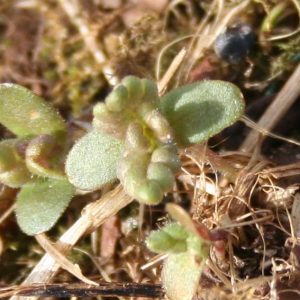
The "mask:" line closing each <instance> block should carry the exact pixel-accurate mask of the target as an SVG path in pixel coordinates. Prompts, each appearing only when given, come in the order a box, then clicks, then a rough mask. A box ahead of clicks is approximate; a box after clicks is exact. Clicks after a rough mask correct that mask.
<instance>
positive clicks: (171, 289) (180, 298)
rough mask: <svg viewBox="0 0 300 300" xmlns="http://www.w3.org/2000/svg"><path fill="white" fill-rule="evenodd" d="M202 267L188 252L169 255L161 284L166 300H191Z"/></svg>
mask: <svg viewBox="0 0 300 300" xmlns="http://www.w3.org/2000/svg"><path fill="white" fill-rule="evenodd" d="M202 266H203V264H202V263H200V264H199V263H198V262H197V261H196V260H195V257H194V256H193V255H191V254H190V253H189V252H183V253H176V254H175V253H172V254H169V255H168V257H167V258H166V260H165V262H164V266H163V270H162V282H163V286H164V288H165V290H166V294H167V296H168V298H169V299H170V300H191V299H192V298H193V296H194V295H195V293H196V291H197V287H198V284H199V279H200V276H201V272H202Z"/></svg>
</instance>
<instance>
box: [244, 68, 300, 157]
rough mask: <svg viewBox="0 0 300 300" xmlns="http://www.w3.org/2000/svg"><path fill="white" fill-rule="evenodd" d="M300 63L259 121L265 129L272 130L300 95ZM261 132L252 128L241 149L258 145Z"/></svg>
mask: <svg viewBox="0 0 300 300" xmlns="http://www.w3.org/2000/svg"><path fill="white" fill-rule="evenodd" d="M299 79H300V64H299V65H298V66H297V68H296V69H295V71H294V73H293V74H292V75H291V77H290V78H289V79H288V81H287V82H286V84H285V85H284V86H283V88H282V89H281V91H280V92H279V94H278V95H277V97H276V98H275V99H274V101H273V102H272V104H271V105H270V106H269V107H268V109H267V110H266V111H265V113H264V114H263V116H262V117H261V118H260V120H259V121H258V123H257V124H258V126H259V127H262V128H264V130H265V131H270V130H271V129H273V128H274V127H275V125H276V124H277V123H278V121H279V120H280V119H281V118H282V117H283V116H284V115H285V113H286V112H287V111H288V109H289V108H290V107H291V106H292V104H293V103H294V102H295V101H296V100H297V98H298V97H299V95H300V84H299ZM259 135H260V132H257V131H254V130H252V131H251V132H250V134H249V135H248V136H247V138H246V139H245V141H244V142H243V144H242V146H241V149H242V150H243V151H245V152H250V151H251V150H253V148H254V147H255V145H256V142H257V140H258V137H259Z"/></svg>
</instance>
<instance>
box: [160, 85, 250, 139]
mask: <svg viewBox="0 0 300 300" xmlns="http://www.w3.org/2000/svg"><path fill="white" fill-rule="evenodd" d="M244 107H245V104H244V101H243V96H242V94H241V92H240V90H239V89H238V87H236V86H235V85H233V84H231V83H229V82H224V81H220V80H208V81H201V82H197V83H193V84H189V85H185V86H183V87H180V88H178V89H175V90H172V91H171V92H169V93H167V94H166V95H165V96H164V97H163V98H162V101H161V103H160V111H161V112H162V113H163V115H164V116H165V117H166V118H167V120H168V121H169V123H170V125H171V127H172V128H173V130H174V133H175V137H176V141H177V142H178V143H180V144H181V145H190V144H193V143H200V142H203V141H206V140H207V139H209V138H210V137H212V136H213V135H215V134H217V133H219V132H220V131H222V130H223V129H224V128H226V127H228V126H230V125H232V124H233V123H234V122H235V121H237V120H238V119H239V118H240V117H241V115H242V114H243V112H244Z"/></svg>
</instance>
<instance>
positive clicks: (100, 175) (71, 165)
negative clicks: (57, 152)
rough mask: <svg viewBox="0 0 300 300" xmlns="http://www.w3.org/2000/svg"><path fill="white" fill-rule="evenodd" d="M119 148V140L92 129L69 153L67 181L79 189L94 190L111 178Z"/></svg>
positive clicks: (115, 166)
mask: <svg viewBox="0 0 300 300" xmlns="http://www.w3.org/2000/svg"><path fill="white" fill-rule="evenodd" d="M122 149H123V143H122V142H120V140H118V139H116V138H114V137H111V136H109V135H107V134H104V133H102V132H100V131H98V130H95V129H94V130H92V131H91V132H89V133H88V134H86V135H85V136H84V137H82V138H81V139H80V140H79V141H78V142H77V143H76V144H75V145H74V147H73V148H72V150H71V151H70V153H69V155H68V158H67V161H66V173H67V176H68V178H69V180H70V182H71V183H72V184H73V185H74V186H76V187H77V188H79V189H81V190H87V191H93V190H96V189H98V188H100V187H101V186H103V185H105V184H107V183H110V182H112V181H114V180H115V179H116V168H117V164H118V162H119V160H120V159H121V153H122Z"/></svg>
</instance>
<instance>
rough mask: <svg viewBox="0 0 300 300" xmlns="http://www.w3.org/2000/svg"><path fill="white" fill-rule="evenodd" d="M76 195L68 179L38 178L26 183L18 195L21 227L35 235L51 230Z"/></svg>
mask: <svg viewBox="0 0 300 300" xmlns="http://www.w3.org/2000/svg"><path fill="white" fill-rule="evenodd" d="M73 195H74V187H73V186H72V185H71V184H70V183H69V181H68V180H67V179H60V180H57V179H49V178H48V179H38V180H37V181H35V182H32V183H27V184H26V185H24V186H23V187H22V189H21V191H20V192H19V194H18V196H17V202H16V215H17V222H18V224H19V226H20V227H21V229H22V230H23V231H24V232H25V233H27V234H29V235H35V234H38V233H41V232H45V231H47V230H49V229H50V228H51V227H52V226H53V225H54V224H55V223H56V221H57V220H58V218H59V217H60V216H61V214H62V213H63V212H64V210H65V209H66V207H67V206H68V204H69V202H70V200H71V199H72V197H73Z"/></svg>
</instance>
